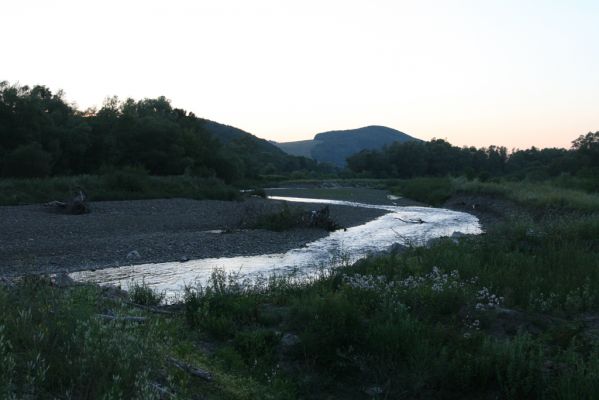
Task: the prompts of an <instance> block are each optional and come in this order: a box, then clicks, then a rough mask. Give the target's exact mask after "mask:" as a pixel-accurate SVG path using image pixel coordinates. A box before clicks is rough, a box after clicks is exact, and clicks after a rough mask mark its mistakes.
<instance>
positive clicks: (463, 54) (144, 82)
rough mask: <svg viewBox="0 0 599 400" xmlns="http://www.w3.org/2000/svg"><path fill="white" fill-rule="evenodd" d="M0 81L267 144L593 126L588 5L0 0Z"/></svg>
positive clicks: (463, 141)
mask: <svg viewBox="0 0 599 400" xmlns="http://www.w3.org/2000/svg"><path fill="white" fill-rule="evenodd" d="M0 9H1V13H0V21H1V24H0V33H1V35H2V38H3V39H2V50H1V51H0V80H8V81H9V82H12V83H15V82H18V83H20V84H27V85H34V84H43V85H46V86H48V87H50V88H51V89H52V90H58V89H63V90H65V92H66V98H67V100H68V101H71V102H76V103H77V105H78V107H79V108H81V109H84V108H87V107H91V106H100V105H101V104H102V102H103V100H104V98H105V97H107V96H112V95H117V96H119V98H122V99H125V98H127V97H133V98H135V99H141V98H146V97H156V96H160V95H164V96H166V97H167V98H169V99H171V100H172V104H173V106H175V107H180V108H184V109H186V110H189V111H193V112H194V113H195V114H196V115H198V116H201V117H204V118H208V119H212V120H215V121H217V122H221V123H226V124H229V125H233V126H236V127H238V128H241V129H244V130H246V131H248V132H251V133H253V134H255V135H257V136H259V137H263V138H266V139H271V140H277V141H291V140H302V139H310V138H312V136H313V135H314V134H315V133H318V132H322V131H327V130H334V129H349V128H358V127H361V126H365V125H375V124H376V125H386V126H389V127H392V128H395V129H398V130H401V131H404V132H406V133H408V134H411V135H413V136H416V137H419V138H421V139H430V138H432V137H438V138H445V139H447V140H449V141H450V142H451V143H453V144H455V145H474V146H486V145H490V144H497V145H505V146H507V147H508V148H513V147H519V148H525V147H530V146H532V145H536V146H538V147H553V146H559V147H569V145H570V142H571V141H572V140H573V139H574V138H576V137H577V136H578V135H580V134H585V133H587V132H589V131H593V132H594V131H598V130H599V23H598V21H599V1H598V0H589V1H574V0H571V1H567V0H564V1H552V0H546V1H526V0H514V1H512V0H497V1H492V0H489V1H485V0H472V1H450V0H445V1H443V0H439V1H422V0H418V1H417V0H409V1H400V0H369V1H366V0H364V1H354V0H339V1H337V0H319V1H314V0H298V1H286V0H271V1H269V0H258V1H248V0H214V1H183V0H169V1H148V0H144V1H142V0H139V1H135V0H129V1H126V0H120V1H112V0H110V1H106V0H103V1H96V0H93V1H92V0H74V1H67V0H53V1H49V0H41V1H32V0H18V1H6V0H4V1H2V5H1V8H0Z"/></svg>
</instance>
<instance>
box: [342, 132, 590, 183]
mask: <svg viewBox="0 0 599 400" xmlns="http://www.w3.org/2000/svg"><path fill="white" fill-rule="evenodd" d="M598 143H599V132H595V133H592V132H589V133H588V134H586V135H584V136H580V137H579V138H578V139H576V140H574V141H573V142H572V149H570V150H566V149H542V150H539V149H537V148H535V147H532V148H530V149H527V150H516V151H513V152H511V153H509V152H508V151H507V149H506V148H505V147H497V146H490V147H487V148H480V149H476V148H474V147H462V148H460V147H456V146H452V145H451V144H449V143H448V142H446V141H444V140H442V139H433V140H431V141H429V142H422V141H409V142H405V143H399V142H397V143H393V144H391V145H389V146H387V147H386V148H384V149H382V150H365V151H362V152H360V153H358V154H355V155H353V156H351V157H349V158H348V159H347V163H348V167H349V169H350V170H351V171H352V172H353V173H354V174H356V175H357V176H358V177H364V178H402V179H409V178H415V177H422V176H433V177H443V176H448V175H451V176H466V177H467V178H468V179H474V178H478V180H480V181H487V180H488V179H490V178H496V177H504V178H507V179H510V180H523V179H527V180H529V181H542V180H546V179H549V178H557V177H559V176H560V175H564V174H567V175H569V176H576V177H577V178H578V179H579V180H581V181H584V184H585V185H586V186H587V189H588V190H598V189H599V183H598V181H597V179H596V178H595V177H596V176H597V175H598V174H599V172H598V171H599V145H598ZM568 178H569V177H568ZM593 178H595V179H593Z"/></svg>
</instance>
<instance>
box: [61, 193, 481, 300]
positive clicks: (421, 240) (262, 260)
mask: <svg viewBox="0 0 599 400" xmlns="http://www.w3.org/2000/svg"><path fill="white" fill-rule="evenodd" d="M270 198H271V199H273V200H282V201H287V202H303V203H317V204H335V205H341V206H348V207H364V208H375V209H380V210H384V211H387V212H388V213H387V214H385V215H383V216H381V217H379V218H376V219H374V220H372V221H370V222H367V223H365V224H363V225H359V226H354V227H351V228H348V229H346V230H338V231H335V232H332V233H330V234H329V235H328V236H326V237H324V238H322V239H319V240H316V241H313V242H311V243H308V244H307V245H305V246H303V247H301V248H296V249H292V250H290V251H288V252H286V253H281V254H264V255H258V256H248V257H223V258H206V259H199V260H190V261H187V262H167V263H155V264H141V265H131V266H122V267H117V268H106V269H100V270H95V271H79V272H74V273H71V274H70V277H71V278H73V279H74V280H76V281H85V282H93V283H98V284H101V285H105V284H110V285H117V286H120V287H122V288H124V289H127V288H128V287H129V286H130V285H132V284H135V283H141V282H144V283H145V284H146V285H148V286H149V287H150V288H152V289H154V290H157V291H159V292H164V293H165V294H166V297H167V299H176V298H178V297H179V296H181V294H182V292H183V290H184V288H185V286H186V285H189V284H195V283H196V282H199V283H203V282H205V281H206V280H207V279H208V278H209V276H210V274H211V273H212V271H213V270H214V269H215V268H220V269H223V270H224V271H226V272H238V273H240V274H242V275H244V276H249V277H251V276H255V275H257V274H265V275H268V274H272V273H277V274H284V273H290V272H292V271H293V272H295V273H297V272H299V273H301V274H306V275H310V274H312V273H314V272H315V271H317V270H318V269H319V268H321V267H322V266H326V265H327V264H330V263H331V262H332V261H333V260H334V259H338V258H339V257H340V256H341V257H343V259H344V260H346V261H349V262H354V261H357V260H358V259H360V258H363V257H366V256H367V255H369V254H372V253H378V252H381V251H385V250H388V249H389V248H390V247H391V246H392V245H394V244H396V243H398V244H411V245H422V244H425V243H426V242H427V241H429V240H430V239H434V238H438V237H443V236H451V235H452V234H454V233H455V232H460V233H464V234H478V233H481V227H480V224H479V222H478V219H477V218H476V217H475V216H473V215H470V214H467V213H463V212H457V211H451V210H446V209H440V208H432V207H414V206H411V207H404V206H395V205H387V204H378V205H377V204H366V203H359V202H352V201H342V200H329V199H316V198H303V197H283V196H270ZM223 234H224V233H223Z"/></svg>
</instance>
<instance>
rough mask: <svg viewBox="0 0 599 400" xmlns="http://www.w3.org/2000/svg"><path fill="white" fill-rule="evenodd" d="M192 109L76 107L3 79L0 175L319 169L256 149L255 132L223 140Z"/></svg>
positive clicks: (245, 173) (232, 176)
mask: <svg viewBox="0 0 599 400" xmlns="http://www.w3.org/2000/svg"><path fill="white" fill-rule="evenodd" d="M203 125H204V120H202V119H201V118H198V117H196V116H195V115H194V114H193V113H191V112H187V111H185V110H182V109H179V108H173V107H172V106H171V104H170V102H169V101H168V100H167V99H166V98H164V97H158V98H156V99H144V100H139V101H135V100H132V99H127V100H125V101H119V100H118V99H117V98H116V97H113V98H109V99H107V100H106V101H105V102H104V105H103V106H102V108H100V109H99V110H95V109H90V110H86V111H79V110H77V109H76V108H74V107H73V106H71V105H70V104H68V103H67V102H66V101H65V100H64V98H63V93H62V92H61V91H59V92H56V93H52V92H51V91H50V90H49V89H48V88H46V87H45V86H33V87H29V86H20V85H11V84H9V83H8V82H0V175H1V176H4V177H46V176H51V175H76V174H97V173H100V172H102V171H106V170H110V169H111V168H123V167H138V168H141V169H145V170H146V171H147V172H149V173H150V174H153V175H179V174H191V175H198V176H215V177H218V178H221V179H223V180H224V181H226V182H233V181H236V180H239V179H243V178H255V177H257V176H259V175H260V174H265V173H271V174H290V173H292V172H294V171H304V172H305V171H317V172H318V171H321V170H323V168H324V167H323V166H319V165H318V164H317V163H316V162H314V161H312V160H309V159H307V158H304V157H293V156H289V155H286V154H284V153H282V152H280V151H278V150H276V149H275V150H276V151H270V152H269V151H267V150H265V149H264V148H260V146H259V144H257V141H256V140H253V139H255V138H252V137H250V136H249V135H248V137H242V138H238V139H236V140H232V141H231V142H229V143H225V144H224V143H221V142H220V141H219V140H218V138H215V137H213V136H212V135H211V134H210V133H208V132H207V131H206V129H204V127H203Z"/></svg>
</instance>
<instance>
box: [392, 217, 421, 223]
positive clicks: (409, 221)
mask: <svg viewBox="0 0 599 400" xmlns="http://www.w3.org/2000/svg"><path fill="white" fill-rule="evenodd" d="M395 219H398V220H400V221H401V222H405V223H406V224H424V223H425V221H423V220H421V219H420V218H417V219H402V218H399V217H395Z"/></svg>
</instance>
